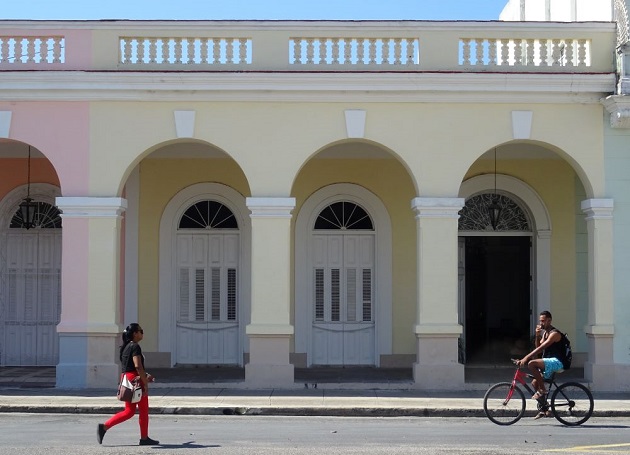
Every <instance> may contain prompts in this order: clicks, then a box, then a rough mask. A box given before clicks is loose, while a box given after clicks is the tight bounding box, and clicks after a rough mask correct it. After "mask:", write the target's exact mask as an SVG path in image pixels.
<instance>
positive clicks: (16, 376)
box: [0, 368, 630, 417]
mask: <svg viewBox="0 0 630 455" xmlns="http://www.w3.org/2000/svg"><path fill="white" fill-rule="evenodd" d="M154 371H155V372H156V377H157V378H158V381H159V380H160V376H159V374H157V373H161V374H162V376H164V377H163V380H162V381H161V382H156V383H154V384H152V385H151V387H150V409H151V413H154V414H193V415H222V414H239V415H285V416H286V415H289V416H292V415H295V416H298V415H303V416H304V415H309V416H323V415H325V416H372V417H376V416H392V417H393V416H423V417H429V416H438V417H483V416H484V414H483V395H484V393H485V390H487V388H488V387H489V385H490V384H492V383H495V382H499V381H503V380H505V381H508V380H510V377H511V374H513V369H506V370H505V374H504V372H503V371H501V372H499V374H496V372H495V374H491V375H488V374H487V373H484V374H482V376H481V377H479V378H477V382H467V384H466V390H460V391H451V392H444V391H434V392H427V391H419V390H416V389H414V388H413V382H412V381H411V380H410V378H408V377H407V373H406V372H399V373H398V374H396V372H389V374H388V375H387V376H382V377H381V376H379V374H381V373H373V374H371V376H366V375H365V372H363V376H361V377H360V378H359V377H357V373H353V374H350V375H345V376H344V375H341V376H338V373H337V372H334V371H327V372H320V373H319V376H317V375H315V374H312V373H311V374H310V376H307V377H303V376H301V374H302V373H300V374H296V383H295V384H294V386H293V387H285V388H280V389H250V388H248V387H247V385H246V384H245V383H244V382H243V381H242V380H241V379H242V378H241V377H240V375H241V372H240V371H223V372H222V373H221V374H219V375H217V374H216V372H212V373H213V375H212V379H213V382H208V374H209V373H208V371H207V370H206V371H204V370H203V369H195V371H193V370H175V371H166V370H164V371H162V370H154ZM576 375H577V376H579V375H580V373H579V372H574V373H573V374H572V376H571V375H567V377H565V378H563V380H564V381H568V380H579V378H576V377H575V376H576ZM358 379H363V380H358ZM300 380H302V381H303V382H299V381H300ZM581 382H584V381H583V380H582V381H581ZM115 388H116V385H115V384H113V385H112V387H111V389H107V390H92V389H91V390H83V389H60V388H56V387H54V368H52V369H41V368H38V369H35V368H33V369H13V370H11V369H7V368H0V412H5V413H6V412H25V413H78V414H88V413H89V414H112V413H115V412H118V411H119V410H120V409H121V408H122V403H120V402H119V401H118V400H117V399H116V397H115ZM593 395H594V398H595V412H594V416H599V417H606V416H617V417H621V416H623V417H628V416H630V392H618V393H609V392H597V391H595V392H594V393H593ZM527 409H528V411H527V415H534V413H535V412H536V407H535V402H534V401H533V400H528V403H527Z"/></svg>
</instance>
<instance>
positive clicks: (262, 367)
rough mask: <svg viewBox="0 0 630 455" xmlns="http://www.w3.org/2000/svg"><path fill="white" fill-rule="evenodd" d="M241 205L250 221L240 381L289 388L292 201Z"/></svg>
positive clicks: (251, 201)
mask: <svg viewBox="0 0 630 455" xmlns="http://www.w3.org/2000/svg"><path fill="white" fill-rule="evenodd" d="M246 204H247V207H248V208H249V209H250V211H251V215H250V216H251V219H252V292H251V295H252V302H251V323H250V324H249V325H248V326H247V327H246V333H247V335H248V336H249V363H247V364H246V365H245V381H246V382H247V383H249V384H250V385H253V386H257V387H278V386H280V385H293V383H294V375H293V365H292V364H290V363H289V349H290V342H291V336H292V335H293V326H292V325H291V314H290V309H291V306H290V302H291V300H290V289H291V256H290V255H291V211H292V210H293V208H294V207H295V199H294V198H262V197H250V198H247V200H246Z"/></svg>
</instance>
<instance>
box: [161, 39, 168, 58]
mask: <svg viewBox="0 0 630 455" xmlns="http://www.w3.org/2000/svg"><path fill="white" fill-rule="evenodd" d="M168 44H169V40H168V38H162V57H161V59H160V60H161V63H168V62H169V60H170V47H169V45H168Z"/></svg>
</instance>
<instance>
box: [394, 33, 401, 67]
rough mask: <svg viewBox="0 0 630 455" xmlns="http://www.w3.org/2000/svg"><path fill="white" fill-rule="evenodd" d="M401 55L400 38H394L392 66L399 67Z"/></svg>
mask: <svg viewBox="0 0 630 455" xmlns="http://www.w3.org/2000/svg"><path fill="white" fill-rule="evenodd" d="M401 55H402V45H401V39H400V38H394V65H400V64H401V63H402V61H401V59H400V58H401Z"/></svg>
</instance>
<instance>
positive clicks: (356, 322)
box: [311, 234, 375, 365]
mask: <svg viewBox="0 0 630 455" xmlns="http://www.w3.org/2000/svg"><path fill="white" fill-rule="evenodd" d="M312 241H313V276H312V279H313V290H314V292H313V326H312V334H313V340H312V352H311V356H312V362H311V363H312V364H314V365H374V364H375V329H374V327H375V321H374V315H375V311H374V306H375V302H374V235H373V234H351V235H350V234H346V235H343V234H342V235H339V234H330V235H325V234H324V235H314V236H313V238H312Z"/></svg>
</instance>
